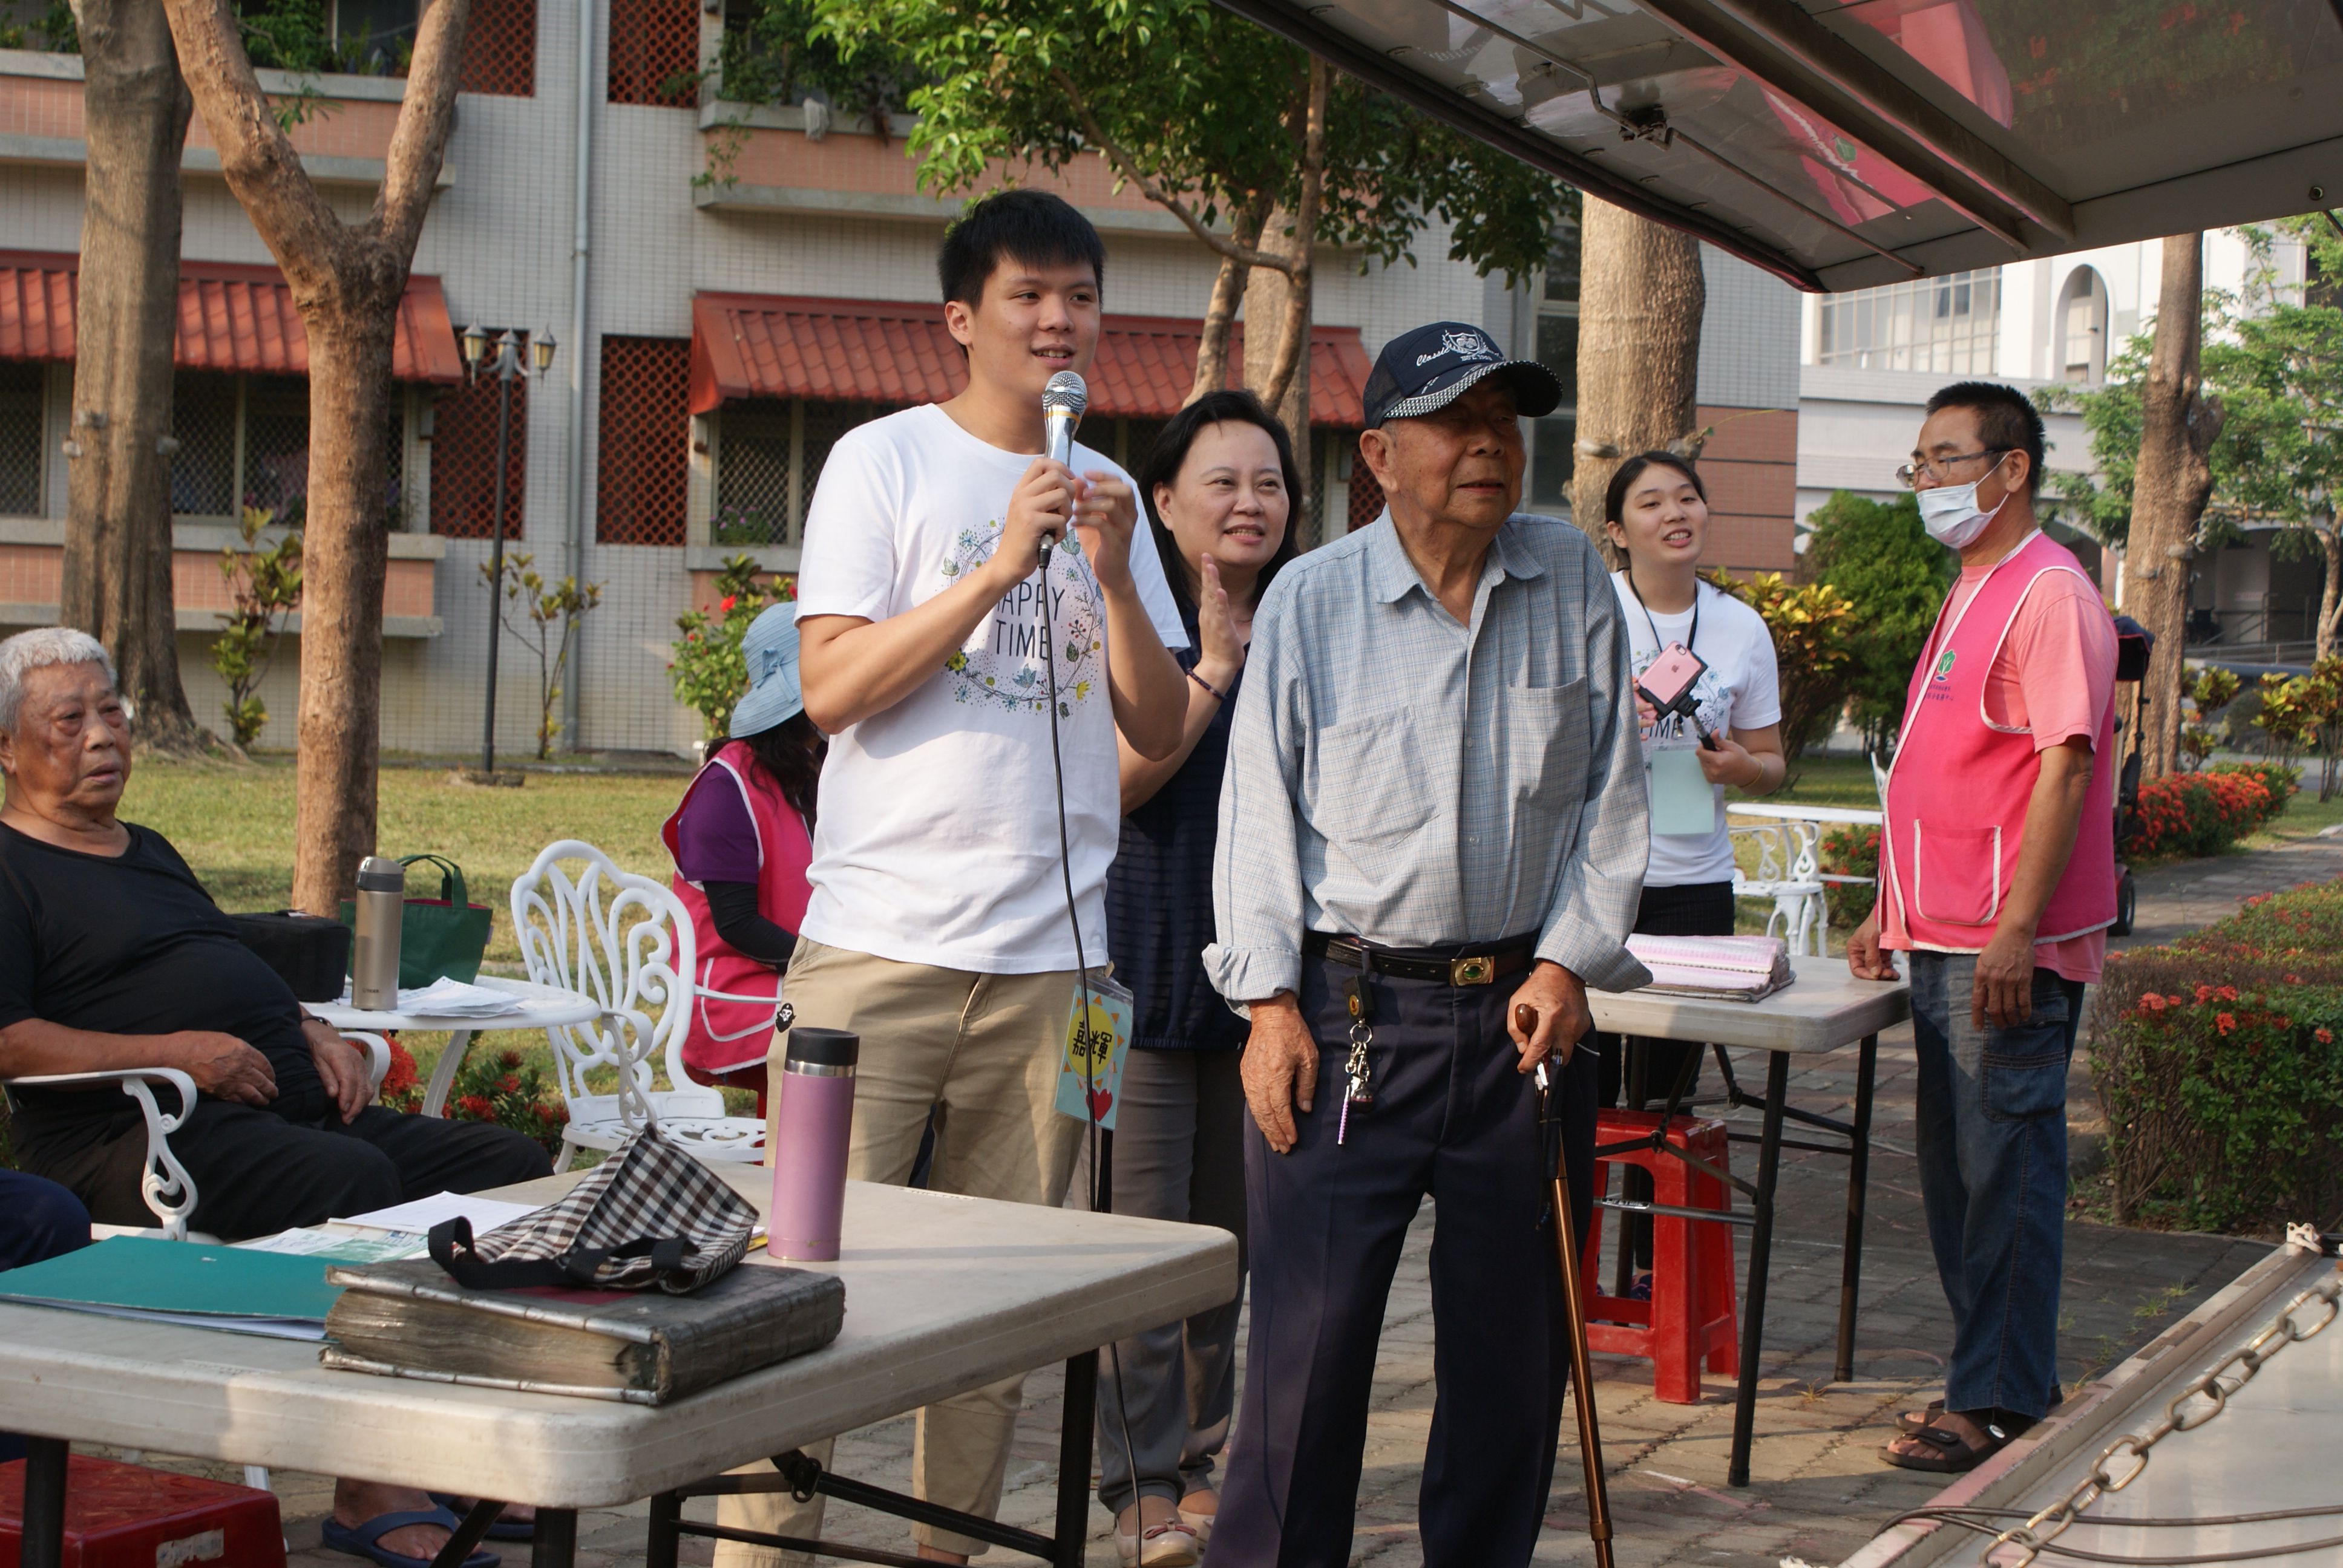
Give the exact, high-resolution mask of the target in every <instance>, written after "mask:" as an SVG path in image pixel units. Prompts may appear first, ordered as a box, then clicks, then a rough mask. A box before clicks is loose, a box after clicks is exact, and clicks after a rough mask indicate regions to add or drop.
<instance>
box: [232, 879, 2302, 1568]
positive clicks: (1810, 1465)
mask: <svg viewBox="0 0 2343 1568" xmlns="http://www.w3.org/2000/svg"><path fill="white" fill-rule="evenodd" d="M2338 875H2343V843H2337V842H2334V841H2329V840H2318V839H2310V840H2303V841H2297V842H2291V843H2288V844H2286V845H2284V846H2282V847H2280V848H2278V849H2268V850H2261V851H2257V852H2254V853H2251V854H2245V855H2235V856H2229V857H2225V858H2222V859H2215V860H2207V861H2199V862H2195V863H2192V864H2188V865H2183V866H2176V867H2171V868H2167V869H2162V870H2158V871H2155V872H2151V873H2149V874H2147V875H2146V876H2144V877H2142V878H2141V879H2140V887H2139V895H2140V897H2139V923H2140V929H2139V930H2138V931H2137V933H2136V934H2135V936H2134V937H2133V938H2131V939H2129V940H2127V941H2126V942H2124V943H2121V944H2118V945H2123V946H2132V945H2138V944H2140V943H2142V942H2147V941H2153V940H2168V939H2169V938H2171V937H2173V936H2177V935H2178V934H2180V933H2181V932H2182V931H2184V930H2192V929H2195V928H2197V927H2198V926H2201V925H2204V924H2206V923H2207V922H2208V921H2210V920H2216V919H2218V918H2220V917H2221V916H2222V915H2226V914H2227V913H2229V912H2230V911H2231V910H2234V909H2235V907H2236V904H2237V900H2240V899H2242V898H2246V897H2249V896H2251V895H2253V894H2256V893H2259V892H2267V891H2271V890H2277V889H2281V888H2287V887H2291V886H2293V885H2294V884H2296V883H2298V882H2301V881H2305V880H2308V879H2314V878H2317V879H2328V878H2333V877H2335V876H2338ZM1745 1062H1746V1063H1747V1064H1746V1065H1745V1066H1743V1067H1742V1068H1741V1069H1740V1072H1741V1076H1742V1079H1743V1081H1744V1083H1745V1084H1748V1083H1752V1082H1754V1081H1757V1072H1756V1070H1755V1063H1756V1059H1755V1058H1754V1057H1749V1058H1745ZM1854 1070H1855V1053H1854V1051H1853V1050H1852V1049H1850V1050H1845V1051H1843V1052H1839V1053H1837V1054H1835V1055H1833V1056H1831V1057H1827V1058H1824V1059H1820V1060H1815V1061H1814V1062H1812V1063H1811V1064H1809V1065H1808V1066H1807V1067H1806V1069H1805V1070H1803V1071H1800V1072H1797V1073H1795V1074H1793V1076H1792V1079H1791V1085H1792V1095H1793V1103H1795V1104H1798V1105H1802V1106H1805V1107H1807V1108H1809V1109H1812V1110H1815V1111H1825V1112H1826V1113H1830V1112H1835V1113H1837V1114H1840V1115H1845V1114H1846V1113H1847V1111H1848V1110H1849V1102H1850V1100H1851V1096H1852V1091H1853V1086H1854ZM1913 1073H1914V1067H1913V1055H1912V1049H1911V1039H1910V1031H1909V1030H1908V1029H1906V1030H1901V1031H1898V1034H1897V1035H1894V1036H1890V1037H1887V1038H1886V1039H1885V1040H1884V1041H1883V1045H1882V1050H1881V1052H1880V1062H1879V1091H1878V1099H1877V1106H1876V1111H1875V1118H1876V1126H1875V1134H1874V1150H1873V1158H1872V1166H1871V1170H1872V1178H1871V1217H1870V1223H1869V1227H1868V1232H1867V1239H1866V1243H1865V1258H1864V1276H1863V1292H1862V1316H1861V1321H1860V1326H1859V1331H1858V1334H1857V1353H1856V1356H1855V1380H1854V1381H1853V1382H1845V1383H1832V1382H1828V1381H1827V1380H1828V1379H1829V1376H1830V1372H1831V1356H1832V1350H1833V1346H1834V1342H1835V1333H1836V1310H1837V1292H1838V1281H1839V1262H1840V1254H1839V1248H1838V1237H1839V1231H1840V1227H1841V1225H1842V1223H1843V1217H1844V1214H1845V1164H1844V1162H1843V1161H1837V1160H1833V1159H1830V1158H1827V1157H1825V1156H1821V1155H1811V1154H1806V1155H1802V1154H1796V1153H1791V1154H1787V1155H1785V1160H1784V1165H1783V1173H1782V1185H1781V1220H1780V1224H1779V1227H1778V1230H1777V1232H1776V1241H1775V1271H1774V1279H1773V1286H1772V1305H1771V1308H1770V1310H1769V1312H1768V1315H1767V1322H1766V1344H1765V1359H1764V1371H1763V1376H1762V1380H1761V1382H1760V1390H1761V1392H1760V1398H1759V1402H1758V1409H1757V1425H1756V1430H1757V1442H1756V1447H1755V1455H1754V1472H1755V1473H1754V1477H1753V1484H1752V1485H1750V1486H1749V1487H1747V1488H1745V1489H1739V1490H1736V1489H1734V1488H1730V1487H1728V1486H1726V1485H1725V1456H1726V1448H1727V1444H1728V1442H1729V1440H1730V1436H1731V1430H1732V1413H1733V1412H1732V1403H1731V1390H1730V1386H1729V1385H1728V1384H1726V1383H1725V1382H1723V1381H1722V1380H1720V1379H1715V1378H1712V1379H1711V1380H1710V1382H1709V1384H1708V1389H1707V1394H1706V1397H1705V1398H1704V1401H1703V1402H1701V1403H1699V1404H1696V1405H1671V1404H1662V1403H1660V1402H1657V1401H1656V1400H1654V1398H1653V1396H1652V1388H1651V1377H1650V1370H1649V1368H1648V1366H1646V1365H1645V1364H1644V1363H1641V1362H1634V1361H1629V1360H1626V1359H1624V1358H1614V1357H1598V1358H1597V1362H1598V1367H1597V1376H1596V1380H1595V1388H1596V1394H1597V1399H1598V1403H1599V1407H1600V1410H1601V1412H1602V1422H1603V1431H1604V1458H1605V1460H1606V1462H1607V1465H1608V1471H1609V1474H1610V1490H1611V1497H1612V1505H1613V1510H1614V1517H1615V1520H1616V1523H1617V1529H1618V1533H1619V1539H1618V1543H1617V1555H1618V1560H1619V1562H1620V1563H1623V1564H1628V1565H1632V1568H1646V1565H1651V1564H1663V1563H1665V1564H1675V1563H1683V1564H1701V1565H1704V1568H1775V1564H1776V1563H1778V1562H1779V1561H1780V1559H1781V1558H1782V1557H1783V1556H1785V1555H1786V1554H1795V1555H1796V1556H1799V1557H1803V1558H1805V1559H1806V1560H1808V1561H1810V1562H1814V1563H1835V1562H1837V1561H1839V1560H1841V1559H1842V1558H1844V1557H1845V1556H1846V1555H1847V1554H1848V1553H1851V1552H1853V1551H1854V1550H1855V1549H1856V1548H1857V1547H1858V1546H1860V1545H1861V1544H1862V1543H1864V1542H1865V1541H1866V1540H1868V1539H1869V1538H1870V1537H1871V1536H1872V1535H1873V1534H1874V1533H1876V1531H1877V1530H1878V1529H1879V1528H1880V1527H1881V1526H1882V1525H1883V1524H1884V1523H1885V1521H1886V1520H1887V1519H1889V1518H1890V1517H1892V1516H1893V1515H1894V1514H1895V1513H1897V1512H1898V1511H1900V1510H1903V1509H1906V1508H1912V1507H1916V1506H1918V1505H1919V1504H1921V1503H1924V1502H1926V1500H1927V1499H1928V1498H1929V1497H1930V1496H1932V1495H1933V1494H1934V1493H1936V1491H1937V1490H1938V1486H1937V1484H1936V1478H1933V1477H1929V1476H1925V1475H1920V1474H1916V1473H1912V1472H1908V1471H1901V1470H1894V1469H1890V1468H1888V1467H1886V1466H1885V1465H1883V1464H1882V1463H1881V1462H1879V1460H1878V1458H1877V1450H1878V1449H1879V1447H1880V1445H1881V1444H1882V1443H1884V1442H1886V1441H1887V1439H1888V1437H1889V1436H1890V1435H1891V1432H1892V1422H1893V1420H1894V1417H1895V1415H1896V1412H1898V1411H1899V1410H1903V1409H1906V1408H1910V1407H1912V1406H1914V1405H1916V1404H1918V1403H1920V1402H1924V1401H1926V1399H1927V1398H1929V1397H1930V1396H1931V1395H1932V1394H1933V1393H1935V1392H1937V1389H1938V1385H1939V1382H1940V1380H1941V1376H1942V1365H1943V1363H1942V1360H1941V1357H1942V1353H1943V1350H1944V1347H1945V1345H1946V1342H1947V1340H1948V1338H1949V1335H1950V1325H1949V1322H1948V1320H1947V1317H1946V1311H1945V1304H1944V1297H1943V1295H1942V1293H1941V1292H1940V1291H1939V1289H1938V1287H1937V1283H1936V1271H1935V1267H1934V1264H1933V1262H1932V1261H1931V1260H1930V1257H1929V1253H1928V1248H1927V1237H1926V1227H1925V1225H1924V1223H1923V1221H1922V1218H1921V1213H1920V1205H1919V1194H1918V1183H1917V1181H1916V1172H1915V1170H1914V1164H1913V1157H1912V1114H1913V1105H1912V1099H1913ZM1705 1082H1706V1083H1707V1085H1708V1086H1709V1087H1710V1088H1712V1089H1713V1088H1715V1069H1714V1066H1713V1065H1712V1066H1711V1067H1710V1068H1709V1070H1708V1076H1707V1078H1706V1080H1705ZM2078 1088H2079V1089H2080V1090H2081V1093H2080V1094H2079V1095H2078V1097H2077V1111H2083V1108H2084V1107H2085V1106H2087V1105H2088V1104H2089V1103H2090V1101H2089V1096H2088V1090H2087V1084H2078ZM1746 1114H1747V1113H1744V1115H1746ZM1735 1155H1736V1158H1738V1159H1740V1160H1742V1161H1748V1160H1750V1159H1751V1158H1752V1155H1751V1151H1749V1150H1748V1148H1747V1147H1746V1146H1742V1147H1739V1148H1737V1149H1736V1151H1735ZM1432 1235H1433V1215H1432V1213H1431V1210H1430V1207H1429V1205H1427V1206H1426V1209H1425V1211H1424V1213H1423V1215H1422V1216H1421V1217H1420V1218H1419V1219H1418V1220H1417V1221H1416V1224H1415V1226H1414V1228H1413V1231H1412V1232H1411V1233H1410V1236H1409V1241H1408V1246H1407V1249H1406V1252H1405V1254H1404V1257H1403V1261H1402V1263H1401V1266H1400V1274H1399V1281H1398V1283H1397V1285H1396V1286H1395V1288H1394V1289H1393V1292H1392V1298H1391V1304H1390V1307H1389V1310H1388V1311H1387V1312H1386V1314H1385V1317H1384V1331H1383V1357H1382V1361H1381V1362H1380V1364H1379V1366H1378V1368H1377V1375H1376V1379H1375V1388H1374V1403H1373V1417H1372V1421H1371V1424H1370V1431H1369V1438H1368V1445H1367V1454H1366V1470H1365V1475H1364V1480H1363V1484H1362V1487H1361V1493H1360V1499H1359V1517H1358V1531H1357V1535H1356V1537H1355V1540H1354V1543H1353V1563H1358V1564H1373V1565H1375V1568H1414V1565H1416V1564H1418V1563H1421V1562H1422V1561H1423V1556H1422V1551H1421V1547H1420V1545H1419V1543H1418V1541H1417V1538H1416V1533H1415V1525H1414V1515H1415V1494H1416V1488H1417V1485H1418V1483H1419V1479H1420V1472H1421V1466H1422V1458H1423V1441H1424V1436H1425V1433H1426V1432H1427V1431H1428V1429H1429V1426H1430V1422H1431V1417H1432V1404H1433V1383H1432V1373H1433V1366H1432V1309H1431V1299H1430V1290H1429V1287H1428V1284H1427V1282H1426V1274H1425V1259H1426V1254H1427V1252H1428V1251H1429V1249H1430V1246H1431V1242H1432ZM1743 1245H1744V1249H1745V1239H1744V1242H1743ZM2265 1251H2267V1249H2266V1248H2265V1247H2263V1246H2261V1245H2258V1244H2256V1243H2251V1242H2244V1241H2230V1240H2228V1239H2227V1238H2223V1237H2215V1236H2197V1235H2167V1234H2157V1233H2154V1232H2148V1231H2123V1230H2116V1229H2111V1228H2108V1227H2105V1226H2099V1225H2090V1224H2083V1223H2076V1224H2073V1225H2070V1226H2069V1228H2068V1231H2067V1235H2066V1262H2065V1282H2064V1288H2063V1292H2062V1299H2061V1308H2060V1330H2061V1358H2060V1365H2061V1372H2062V1374H2063V1376H2064V1377H2065V1378H2066V1380H2067V1381H2068V1382H2070V1383H2071V1382H2075V1381H2078V1380H2081V1379H2084V1378H2087V1377H2089V1376H2090V1375H2092V1374H2093V1373H2094V1372H2097V1370H2098V1369H2100V1368H2102V1367H2105V1366H2107V1364H2109V1363H2111V1362H2114V1361H2117V1360H2118V1359H2120V1358H2121V1357H2123V1356H2124V1355H2127V1354H2128V1353H2130V1352H2131V1351H2132V1350H2133V1349H2135V1348H2137V1346H2139V1345H2140V1344H2142V1343H2144V1342H2147V1340H2148V1339H2149V1338H2150V1337H2152V1336H2153V1335H2154V1334H2155V1333H2156V1332H2158V1331H2159V1330H2160V1329H2161V1328H2162V1327H2163V1325H2165V1324H2166V1323H2167V1322H2170V1321H2171V1320H2172V1319H2173V1318H2174V1317H2176V1316H2177V1315H2178V1314H2179V1313H2181V1312H2186V1311H2187V1310H2188V1309H2189V1308H2190V1307H2191V1306H2193V1305H2194V1304H2195V1303H2197V1302H2199V1301H2201V1300H2203V1299H2204V1297H2206V1296H2207V1295H2208V1294H2210V1293H2211V1292H2213V1291H2215V1290H2217V1289H2218V1288H2219V1287H2221V1286H2222V1285H2225V1284H2227V1282H2229V1281H2231V1280H2233V1279H2235V1278H2236V1277H2237V1274H2238V1273H2240V1272H2242V1271H2244V1269H2245V1268H2246V1267H2247V1265H2248V1264H2250V1263H2251V1262H2252V1261H2255V1260H2256V1259H2258V1257H2260V1256H2261V1255H2263V1253H2264V1252H2265ZM1744 1257H1745V1251H1744ZM1059 1383H1060V1377H1059V1374H1058V1372H1056V1371H1055V1370H1054V1369H1052V1370H1050V1371H1046V1372H1040V1373H1037V1374H1035V1375H1034V1376H1033V1377H1032V1378H1031V1380H1029V1382H1028V1385H1027V1391H1026V1399H1027V1410H1026V1413H1025V1415H1024V1418H1023V1420H1022V1422H1021V1424H1020V1427H1019V1431H1018V1441H1017V1449H1016V1454H1015V1457H1014V1458H1013V1459H1012V1461H1011V1469H1010V1474H1009V1494H1008V1497H1007V1499H1006V1501H1005V1503H1004V1506H1003V1509H1002V1513H1003V1516H1004V1517H1006V1518H1008V1519H1010V1520H1011V1521H1012V1522H1014V1523H1021V1524H1025V1525H1029V1526H1033V1527H1037V1528H1041V1529H1047V1528H1048V1522H1049V1518H1050V1515H1051V1510H1052V1507H1053V1487H1054V1481H1055V1478H1054V1457H1055V1452H1056V1442H1057V1435H1056V1434H1057V1415H1058V1392H1059ZM1567 1424H1568V1423H1567V1422H1565V1427H1567ZM910 1431H911V1429H910V1422H909V1421H908V1420H898V1421H893V1422H884V1423H882V1424H880V1425H878V1426H874V1427H870V1428H866V1429H864V1430H863V1431H861V1432H854V1433H850V1434H849V1435H848V1436H847V1437H845V1438H844V1439H842V1440H841V1441H840V1444H839V1454H838V1462H839V1464H840V1468H841V1469H842V1470H844V1471H846V1472H847V1473H850V1474H854V1475H858V1476H861V1477H865V1478H868V1479H870V1480H873V1481H876V1482H879V1483H882V1484H892V1485H897V1486H901V1485H904V1484H906V1483H907V1482H908V1476H909V1469H910ZM277 1486H278V1490H279V1492H280V1493H281V1495H282V1496H283V1498H284V1503H285V1511H286V1517H287V1536H288V1538H289V1539H290V1541H291V1543H292V1544H293V1547H294V1552H293V1555H292V1559H291V1561H292V1564H293V1565H294V1568H347V1563H348V1562H349V1560H348V1559H347V1558H343V1557H340V1556H338V1555H337V1554H335V1553H327V1552H323V1551H320V1550H318V1549H317V1523H318V1517H319V1515H320V1514H321V1513H322V1512H323V1510H324V1508H325V1505H326V1500H327V1490H326V1483H324V1482H322V1481H320V1480H318V1479H317V1478H315V1477H308V1476H299V1475H290V1474H287V1475H279V1476H278V1477H277ZM693 1512H694V1513H696V1514H698V1515H699V1516H701V1517H710V1516H712V1504H709V1503H699V1504H697V1505H695V1508H694V1510H693ZM832 1518H833V1520H835V1521H836V1522H837V1524H838V1525H839V1529H838V1531H837V1533H838V1534H839V1535H840V1536H841V1537H843V1538H846V1539H850V1540H856V1541H862V1542H868V1543H873V1544H879V1545H882V1546H889V1547H892V1548H894V1549H895V1550H899V1551H900V1550H907V1549H908V1548H907V1546H906V1545H905V1543H906V1542H907V1540H908V1530H907V1529H906V1528H905V1527H902V1526H899V1525H898V1524H896V1523H893V1522H891V1521H881V1520H879V1519H877V1518H875V1517H874V1516H871V1515H868V1514H863V1515H859V1516H858V1515H857V1513H856V1512H855V1511H853V1510H850V1509H838V1510H835V1511H834V1512H833V1513H832ZM1107 1523H1108V1521H1107V1515H1106V1513H1105V1511H1104V1510H1103V1509H1099V1508H1095V1507H1094V1508H1093V1511H1092V1525H1093V1532H1094V1533H1093V1539H1092V1543H1091V1549H1090V1553H1089V1561H1090V1563H1091V1564H1093V1565H1096V1568H1111V1564H1113V1563H1115V1561H1116V1559H1115V1555H1114V1551H1113V1547H1112V1545H1111V1543H1110V1542H1109V1540H1108V1539H1107V1535H1106V1531H1107ZM1546 1523H1547V1531H1546V1533H1545V1534H1544V1537H1543V1539H1542V1540H1541V1542H1540V1544H1539V1548H1538V1552H1537V1555H1536V1559H1535V1560H1536V1561H1537V1562H1538V1563H1586V1562H1590V1561H1591V1560H1592V1554H1591V1552H1590V1549H1589V1548H1588V1546H1587V1544H1586V1540H1585V1535H1584V1529H1585V1513H1584V1501H1583V1496H1582V1487H1581V1482H1580V1473H1579V1461H1578V1454H1577V1452H1576V1448H1575V1443H1574V1440H1566V1441H1565V1442H1564V1448H1563V1450H1562V1453H1561V1458H1560V1462H1559V1463H1558V1464H1557V1466H1556V1473H1555V1479H1554V1491H1553V1493H1552V1497H1551V1502H1550V1504H1549V1507H1548V1511H1547V1515H1546ZM643 1526H644V1520H643V1511H642V1509H641V1507H640V1505H637V1506H636V1507H633V1508H629V1509H623V1510H608V1511H600V1512H597V1513H592V1514H589V1515H588V1516H587V1517H585V1518H584V1519H582V1520H581V1521H580V1530H579V1544H580V1549H581V1550H580V1562H581V1563H582V1564H584V1568H620V1565H624V1564H630V1563H636V1562H639V1560H640V1557H641V1555H642V1543H643ZM526 1551H527V1549H526V1548H507V1549H506V1553H507V1554H506V1562H507V1563H508V1565H510V1568H521V1564H522V1563H525V1562H526V1555H525V1553H526ZM685 1556H686V1561H688V1562H693V1563H706V1562H708V1561H709V1556H710V1548H709V1543H705V1542H699V1543H689V1542H688V1543H686V1546H685ZM981 1561H990V1562H1001V1563H1008V1562H1016V1561H1021V1560H1019V1559H1014V1558H1010V1557H1008V1556H1006V1555H1005V1554H1002V1553H995V1554H993V1555H992V1556H991V1557H990V1558H989V1559H983V1560H981Z"/></svg>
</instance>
